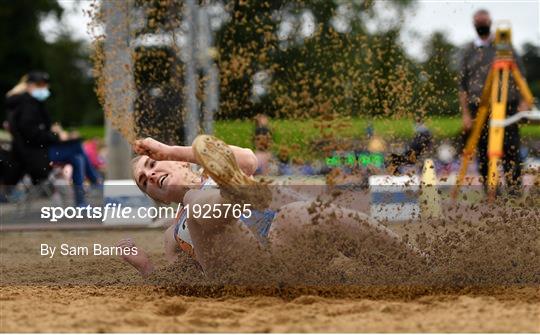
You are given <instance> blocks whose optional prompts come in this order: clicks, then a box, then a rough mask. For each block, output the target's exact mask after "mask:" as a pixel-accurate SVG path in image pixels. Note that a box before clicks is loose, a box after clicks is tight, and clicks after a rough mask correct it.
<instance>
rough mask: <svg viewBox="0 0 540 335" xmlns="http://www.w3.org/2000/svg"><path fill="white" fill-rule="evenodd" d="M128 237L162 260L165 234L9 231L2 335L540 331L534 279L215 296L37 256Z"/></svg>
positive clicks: (120, 267) (127, 270)
mask: <svg viewBox="0 0 540 335" xmlns="http://www.w3.org/2000/svg"><path fill="white" fill-rule="evenodd" d="M125 236H131V237H133V238H134V239H135V240H136V241H137V242H138V243H139V245H140V246H141V247H142V248H145V249H146V250H147V251H148V252H149V254H150V256H151V257H152V258H153V259H154V260H155V261H157V263H158V265H161V266H162V265H164V264H163V261H161V263H160V262H159V261H158V260H160V259H161V257H160V255H161V252H162V251H161V238H162V235H161V231H158V230H132V231H123V232H122V231H91V232H90V231H78V232H54V231H48V232H20V233H3V234H2V236H1V237H0V242H1V255H2V256H1V257H2V262H1V264H2V265H1V266H2V269H1V270H2V293H1V296H0V299H1V304H0V305H1V313H0V314H1V331H2V332H197V331H199V332H200V331H203V332H539V331H540V318H539V315H540V303H539V302H540V288H539V286H538V285H534V284H523V285H517V284H515V285H508V286H501V285H498V286H489V287H488V286H484V287H476V288H470V287H469V288H466V287H465V288H464V287H461V288H449V287H447V288H439V289H429V288H427V287H397V286H393V287H382V286H361V287H360V286H358V287H357V286H342V287H336V288H332V287H329V288H327V289H326V290H324V289H323V290H316V289H313V290H309V289H307V288H304V289H303V290H289V291H287V290H286V289H282V290H281V291H279V290H278V291H264V290H261V291H259V292H256V291H255V292H254V291H248V290H236V291H235V290H229V291H227V290H226V289H224V288H223V287H221V288H218V289H216V290H214V291H212V292H214V293H213V294H209V293H208V292H210V291H204V290H203V291H198V292H199V293H196V292H195V291H190V290H185V289H184V290H183V289H182V288H176V289H175V290H171V289H170V287H164V286H163V285H148V283H145V282H144V281H142V280H141V279H139V278H138V276H137V275H136V273H135V271H134V270H133V269H132V268H131V267H129V266H127V265H125V264H124V263H122V262H121V261H120V260H119V259H118V258H115V257H107V256H105V257H93V256H84V257H83V256H63V257H60V256H58V257H54V258H53V259H49V258H46V257H41V256H39V244H40V243H49V244H51V245H53V244H61V243H68V244H72V245H76V244H88V243H89V242H88V241H93V242H96V243H102V244H104V245H110V244H114V243H115V242H116V241H117V240H119V239H120V238H122V237H125ZM200 292H202V294H200ZM332 292H334V296H332ZM265 294H266V295H265Z"/></svg>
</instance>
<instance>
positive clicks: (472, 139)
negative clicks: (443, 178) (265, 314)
mask: <svg viewBox="0 0 540 335" xmlns="http://www.w3.org/2000/svg"><path fill="white" fill-rule="evenodd" d="M492 85H493V70H490V71H489V73H488V76H487V78H486V83H485V85H484V89H483V90H482V96H481V97H480V108H479V109H478V113H477V115H476V119H475V120H474V124H473V128H472V132H471V134H470V135H469V138H468V139H467V143H466V144H465V148H464V149H463V155H462V161H461V166H460V168H459V173H458V176H457V180H456V186H455V187H454V191H453V192H452V198H453V199H456V197H457V195H458V193H459V187H460V186H461V185H463V180H464V179H465V175H466V174H467V168H468V166H469V162H470V160H471V158H472V156H473V155H474V153H475V151H476V146H477V145H478V140H479V139H480V134H481V133H482V127H483V126H484V123H485V122H486V119H487V116H488V114H489V98H490V95H491V87H492Z"/></svg>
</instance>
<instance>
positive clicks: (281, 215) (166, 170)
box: [118, 135, 419, 277]
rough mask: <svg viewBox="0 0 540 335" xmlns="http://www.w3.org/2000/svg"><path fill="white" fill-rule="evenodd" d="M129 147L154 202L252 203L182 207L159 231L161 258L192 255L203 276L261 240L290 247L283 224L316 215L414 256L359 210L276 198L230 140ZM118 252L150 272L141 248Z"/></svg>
mask: <svg viewBox="0 0 540 335" xmlns="http://www.w3.org/2000/svg"><path fill="white" fill-rule="evenodd" d="M134 151H135V152H136V153H138V154H139V155H140V156H138V157H136V158H135V159H134V160H133V162H132V170H133V177H134V179H135V181H136V183H137V185H138V186H139V187H140V189H141V190H142V191H143V192H145V193H146V194H148V195H149V196H150V197H151V198H153V199H154V200H156V201H159V202H161V203H164V204H170V203H172V202H176V203H182V204H183V205H184V206H187V205H189V206H190V207H191V208H194V207H193V206H194V205H200V206H203V205H211V206H213V205H217V206H218V207H219V206H221V205H223V204H232V205H234V204H242V205H243V204H246V203H249V204H250V205H252V206H253V207H251V211H252V212H251V215H250V217H249V218H247V217H246V215H243V216H242V217H240V218H237V215H236V216H235V215H234V214H233V211H229V213H228V214H227V216H225V215H223V213H218V214H220V215H216V212H211V213H210V215H208V216H206V217H195V215H191V216H188V215H187V211H185V210H184V211H183V212H182V213H181V214H180V215H179V218H177V221H176V224H174V225H172V226H171V227H169V229H167V231H166V232H165V256H166V258H167V260H168V261H169V262H174V261H175V260H176V259H177V252H178V251H179V249H180V250H183V251H185V252H188V253H189V254H190V255H192V256H193V257H194V258H195V260H196V261H197V262H198V263H199V264H200V265H201V267H202V269H203V271H204V272H205V273H206V274H212V273H214V272H215V271H219V270H220V269H223V268H227V267H228V266H230V264H232V263H235V262H242V261H244V260H245V259H246V258H247V257H249V258H252V257H264V254H266V253H267V252H268V250H266V249H268V248H262V247H261V246H262V245H269V246H270V248H269V249H270V250H269V251H270V252H272V251H276V250H275V248H283V247H291V246H294V245H295V241H294V240H291V239H292V238H293V237H291V236H288V234H287V231H288V229H292V228H298V227H301V226H302V225H311V224H312V222H313V221H314V220H316V221H317V222H318V223H319V225H320V226H322V225H332V226H331V229H338V227H341V228H343V229H349V230H352V233H354V234H357V235H358V234H364V235H365V236H368V237H370V238H377V239H378V241H380V242H378V243H382V244H387V245H390V244H391V245H393V246H395V245H396V243H397V244H401V245H402V246H403V248H404V250H405V251H406V253H407V254H411V255H413V256H414V257H417V256H418V254H419V253H418V252H417V251H415V250H414V248H412V247H410V246H409V245H407V244H405V243H403V242H401V240H400V239H399V237H398V236H397V235H396V234H395V233H393V232H392V231H390V230H388V229H387V228H386V227H384V226H382V225H380V224H378V223H376V222H375V221H373V220H370V219H369V217H368V216H367V215H366V214H364V213H361V212H357V211H353V210H350V209H346V208H341V207H339V206H335V205H328V206H324V207H321V206H316V205H314V203H313V202H311V201H294V202H289V203H288V204H286V205H279V204H276V202H275V201H274V200H275V199H274V198H275V196H272V194H271V192H270V190H269V188H268V187H266V186H264V185H261V184H259V183H258V182H257V181H255V180H254V179H253V178H252V177H251V176H252V174H253V172H254V171H255V169H256V168H257V159H256V157H255V155H254V154H253V152H252V151H251V150H250V149H243V148H239V147H235V146H228V145H227V144H225V143H224V142H223V141H221V140H219V139H217V138H215V137H212V136H208V135H200V136H198V137H197V138H196V139H195V140H194V141H193V145H192V146H191V147H189V146H168V145H166V144H163V143H161V142H158V141H156V140H154V139H151V138H146V139H144V140H137V141H136V142H135V144H134ZM195 164H198V165H200V166H202V167H203V169H204V170H203V173H197V172H194V170H195V169H194V167H195V166H194V165H195ZM261 207H262V208H263V209H261ZM184 208H185V207H184ZM207 208H214V207H208V206H207ZM256 208H258V209H256ZM336 223H337V224H336ZM327 228H329V226H328V227H327ZM261 241H263V243H262V244H261ZM265 242H267V243H265ZM118 245H119V246H129V247H133V246H135V244H134V242H133V240H131V239H124V240H121V241H120V242H119V243H118ZM382 248H384V245H381V249H382ZM247 255H249V256H247ZM123 258H124V259H125V260H126V261H127V262H128V263H130V264H131V265H133V266H134V267H135V268H136V269H137V270H138V271H139V273H140V274H141V275H143V277H144V276H147V275H149V274H150V273H151V272H152V271H153V270H154V267H153V265H152V263H151V262H150V259H149V257H148V256H147V254H146V253H145V252H144V251H143V250H141V249H140V248H139V249H138V254H137V255H129V256H123Z"/></svg>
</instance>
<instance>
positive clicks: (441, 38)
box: [420, 32, 459, 115]
mask: <svg viewBox="0 0 540 335" xmlns="http://www.w3.org/2000/svg"><path fill="white" fill-rule="evenodd" d="M456 52H457V48H456V47H455V46H454V45H453V44H452V43H451V42H450V41H448V39H447V38H446V37H445V35H444V34H443V33H441V32H435V33H433V34H432V35H431V37H430V39H429V40H428V42H427V44H426V54H427V59H426V61H425V62H424V63H423V64H422V72H421V73H420V79H421V83H422V87H423V96H422V99H423V100H424V101H425V103H426V113H427V114H431V115H457V113H459V105H458V99H457V95H458V92H457V76H458V73H457V65H456V63H455V60H456Z"/></svg>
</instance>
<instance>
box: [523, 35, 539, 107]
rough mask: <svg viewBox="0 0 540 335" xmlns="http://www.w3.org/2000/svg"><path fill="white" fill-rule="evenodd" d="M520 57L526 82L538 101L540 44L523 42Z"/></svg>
mask: <svg viewBox="0 0 540 335" xmlns="http://www.w3.org/2000/svg"><path fill="white" fill-rule="evenodd" d="M522 59H523V64H524V65H525V72H526V73H525V75H526V79H527V83H528V84H529V87H530V89H531V91H532V93H533V96H534V97H535V98H536V99H537V103H538V99H540V46H538V45H534V44H532V43H525V44H524V45H523V56H522Z"/></svg>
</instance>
